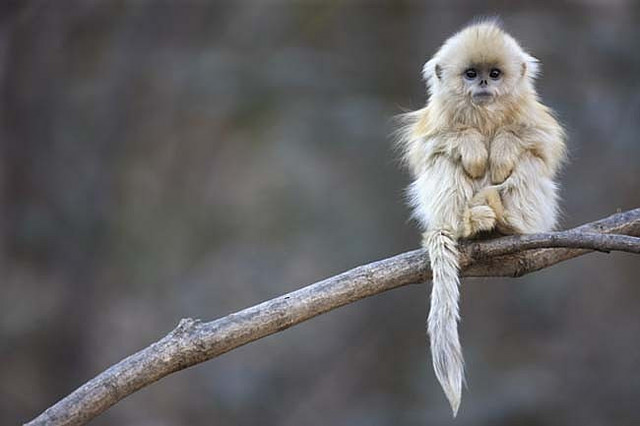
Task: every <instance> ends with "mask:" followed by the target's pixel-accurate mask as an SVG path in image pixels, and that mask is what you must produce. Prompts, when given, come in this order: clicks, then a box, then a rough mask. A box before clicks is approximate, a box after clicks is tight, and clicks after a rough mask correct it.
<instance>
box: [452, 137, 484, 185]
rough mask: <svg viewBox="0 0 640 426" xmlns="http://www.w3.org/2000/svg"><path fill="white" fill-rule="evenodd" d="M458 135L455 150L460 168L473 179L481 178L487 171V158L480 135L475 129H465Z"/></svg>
mask: <svg viewBox="0 0 640 426" xmlns="http://www.w3.org/2000/svg"><path fill="white" fill-rule="evenodd" d="M458 135H459V136H458V141H457V142H458V146H457V148H458V153H459V155H460V162H461V163H462V168H463V169H464V171H465V172H466V173H467V174H468V175H469V176H471V177H472V178H473V179H478V178H481V177H482V176H484V174H485V172H486V170H487V160H488V158H489V153H488V152H487V148H486V146H485V143H484V138H483V136H482V134H480V132H478V131H477V130H475V129H467V130H463V131H460V132H458Z"/></svg>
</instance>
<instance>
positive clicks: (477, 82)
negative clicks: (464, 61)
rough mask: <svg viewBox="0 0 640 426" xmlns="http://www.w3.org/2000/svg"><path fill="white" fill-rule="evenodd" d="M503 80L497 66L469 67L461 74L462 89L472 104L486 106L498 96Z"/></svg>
mask: <svg viewBox="0 0 640 426" xmlns="http://www.w3.org/2000/svg"><path fill="white" fill-rule="evenodd" d="M503 78H504V73H503V71H502V69H501V68H500V66H498V65H492V64H477V65H470V66H469V67H467V68H466V69H465V70H464V71H463V72H462V75H461V79H462V88H463V91H464V93H465V94H466V96H468V97H469V99H470V100H471V102H472V103H474V104H476V105H486V104H489V103H491V102H493V101H495V100H496V98H497V97H498V96H499V94H500V92H501V90H500V89H501V88H502V86H503V84H504V81H503Z"/></svg>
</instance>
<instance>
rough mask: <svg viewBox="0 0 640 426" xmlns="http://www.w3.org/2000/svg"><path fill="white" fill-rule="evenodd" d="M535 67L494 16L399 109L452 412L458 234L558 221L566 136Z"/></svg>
mask: <svg viewBox="0 0 640 426" xmlns="http://www.w3.org/2000/svg"><path fill="white" fill-rule="evenodd" d="M537 74H538V61H537V60H536V59H535V58H534V57H532V56H531V55H529V54H528V53H526V52H525V51H524V50H523V49H522V48H521V47H520V45H519V44H518V42H517V41H516V40H515V39H514V38H513V37H511V36H510V35H508V34H507V33H505V32H504V31H503V30H502V28H500V26H499V25H498V24H497V23H496V22H494V21H485V22H481V23H478V24H474V25H471V26H469V27H467V28H464V29H463V30H462V31H460V32H458V33H457V34H455V35H453V36H452V37H451V38H449V39H448V40H447V41H446V42H445V43H444V45H443V46H442V47H441V48H440V49H439V50H438V52H437V53H436V54H435V55H434V56H433V58H432V59H431V60H429V61H428V62H427V63H426V64H425V66H424V69H423V76H424V78H425V80H426V82H427V85H428V88H429V94H430V96H429V101H428V103H427V105H426V107H425V108H423V109H420V110H418V111H414V112H410V113H408V114H405V115H403V116H402V120H403V127H402V131H401V137H400V141H399V142H400V145H401V147H402V150H403V159H404V161H405V163H406V164H407V166H408V167H409V169H410V171H411V173H412V175H413V178H414V179H413V182H412V184H411V185H410V187H409V189H408V194H409V199H410V204H411V206H412V207H413V210H414V216H415V217H416V218H417V220H418V221H419V222H420V225H421V226H422V228H423V229H424V233H423V239H422V242H423V246H424V247H425V248H426V249H427V251H428V253H429V258H430V262H431V270H432V273H433V287H432V291H431V308H430V312H429V318H428V321H427V324H428V325H427V329H428V334H429V337H430V341H431V354H432V359H433V366H434V369H435V374H436V377H437V378H438V381H439V382H440V384H441V385H442V388H443V390H444V393H445V395H446V396H447V399H448V400H449V403H450V404H451V408H452V410H453V415H454V417H455V415H456V414H457V412H458V408H459V406H460V397H461V391H462V383H463V382H464V361H463V357H462V351H461V348H460V341H459V338H458V330H457V321H458V320H459V313H458V301H459V288H458V287H459V283H460V278H459V261H458V250H457V241H458V240H459V239H464V238H470V237H473V236H475V235H477V234H478V233H480V232H483V231H498V232H500V233H503V234H527V233H535V232H544V231H549V230H551V229H552V228H554V226H555V225H556V220H557V216H558V185H557V184H556V182H555V176H556V173H557V171H558V168H559V166H560V165H561V163H562V162H563V160H564V158H565V143H564V139H565V135H564V132H563V129H562V127H561V126H560V124H558V122H557V121H556V119H555V118H554V116H553V113H552V111H551V110H550V109H549V108H547V107H546V106H544V105H542V104H541V103H540V102H539V100H538V95H537V93H536V91H535V88H534V85H533V83H534V79H535V77H536V76H537Z"/></svg>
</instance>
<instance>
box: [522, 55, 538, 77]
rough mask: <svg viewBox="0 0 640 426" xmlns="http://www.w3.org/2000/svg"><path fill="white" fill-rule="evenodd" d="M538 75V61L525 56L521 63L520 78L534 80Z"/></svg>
mask: <svg viewBox="0 0 640 426" xmlns="http://www.w3.org/2000/svg"><path fill="white" fill-rule="evenodd" d="M539 73H540V61H539V60H537V59H536V58H534V57H533V56H531V55H526V57H525V60H524V62H523V63H522V76H523V77H524V76H527V77H529V78H536V77H537V76H538V74H539Z"/></svg>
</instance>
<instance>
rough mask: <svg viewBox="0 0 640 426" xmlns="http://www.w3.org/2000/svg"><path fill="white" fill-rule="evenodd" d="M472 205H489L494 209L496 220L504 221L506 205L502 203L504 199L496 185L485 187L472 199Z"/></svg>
mask: <svg viewBox="0 0 640 426" xmlns="http://www.w3.org/2000/svg"><path fill="white" fill-rule="evenodd" d="M469 205H470V206H472V207H474V206H483V205H485V206H489V207H490V208H491V210H493V212H494V214H495V217H496V220H497V221H499V222H500V221H502V219H503V216H504V206H503V205H502V199H501V198H500V193H499V192H498V188H496V187H495V186H488V187H486V188H483V189H482V190H480V192H478V193H477V194H476V195H474V197H473V198H472V199H471V202H470V203H469Z"/></svg>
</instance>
